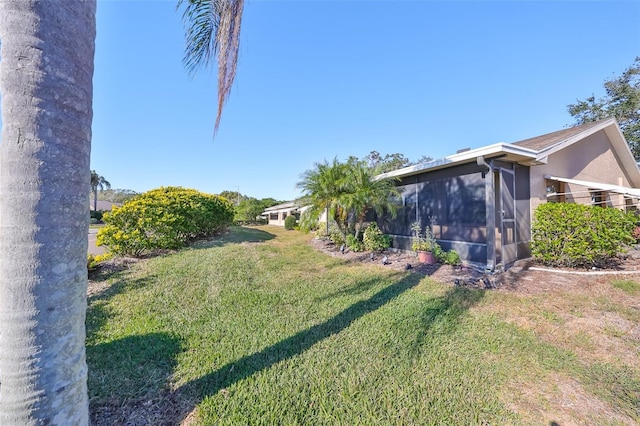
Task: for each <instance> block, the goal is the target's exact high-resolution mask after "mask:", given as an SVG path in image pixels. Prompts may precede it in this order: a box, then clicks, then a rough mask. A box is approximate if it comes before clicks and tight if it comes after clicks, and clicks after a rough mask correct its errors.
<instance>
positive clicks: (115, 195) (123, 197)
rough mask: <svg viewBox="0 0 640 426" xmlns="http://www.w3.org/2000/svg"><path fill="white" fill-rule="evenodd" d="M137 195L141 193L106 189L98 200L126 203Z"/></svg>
mask: <svg viewBox="0 0 640 426" xmlns="http://www.w3.org/2000/svg"><path fill="white" fill-rule="evenodd" d="M136 195H139V193H138V192H136V191H134V190H132V189H104V190H102V191H100V192H99V193H98V200H101V201H111V202H112V203H125V202H127V201H129V200H130V199H132V198H133V197H135V196H136Z"/></svg>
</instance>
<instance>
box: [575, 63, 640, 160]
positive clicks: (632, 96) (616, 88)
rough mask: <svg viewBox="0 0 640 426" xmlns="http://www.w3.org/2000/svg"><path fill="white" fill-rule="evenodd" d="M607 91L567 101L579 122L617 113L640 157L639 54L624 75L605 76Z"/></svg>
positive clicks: (599, 118) (632, 150)
mask: <svg viewBox="0 0 640 426" xmlns="http://www.w3.org/2000/svg"><path fill="white" fill-rule="evenodd" d="M604 89H605V91H606V95H605V96H604V97H602V98H599V99H596V97H595V95H591V96H590V97H588V98H587V99H584V100H578V102H577V103H575V104H569V105H567V110H568V111H569V114H571V116H572V117H573V118H575V119H576V124H584V123H589V122H593V121H598V120H602V119H604V118H610V117H615V118H616V119H617V120H618V123H619V124H620V129H621V130H622V133H623V134H624V137H625V138H626V139H627V142H628V143H629V148H630V149H631V152H632V153H633V155H634V156H635V158H636V160H640V56H639V57H637V58H636V59H635V61H634V62H633V64H632V65H631V66H630V67H629V68H627V69H626V70H624V72H623V73H622V75H621V76H619V77H614V78H612V79H610V80H605V82H604Z"/></svg>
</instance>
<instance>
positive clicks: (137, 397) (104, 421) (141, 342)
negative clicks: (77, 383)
mask: <svg viewBox="0 0 640 426" xmlns="http://www.w3.org/2000/svg"><path fill="white" fill-rule="evenodd" d="M182 346H183V345H182V342H181V341H180V339H179V338H177V337H175V336H172V335H169V334H167V333H150V334H145V335H139V336H129V337H125V338H123V339H119V340H115V341H113V342H109V343H100V344H96V345H88V346H87V364H88V366H89V379H88V385H89V399H90V402H89V408H90V413H91V424H92V425H123V424H154V425H158V424H166V421H167V419H168V418H170V417H175V410H174V412H171V410H172V407H170V406H168V405H165V406H163V407H158V403H159V402H160V398H158V396H159V395H162V394H163V393H166V391H165V389H166V388H167V387H168V381H169V379H170V378H171V374H172V372H173V370H174V368H175V366H176V364H177V361H176V357H177V356H178V354H179V353H180V352H182V350H183V347H182ZM178 411H180V410H178Z"/></svg>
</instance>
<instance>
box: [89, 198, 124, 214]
mask: <svg viewBox="0 0 640 426" xmlns="http://www.w3.org/2000/svg"><path fill="white" fill-rule="evenodd" d="M113 206H116V207H122V203H112V202H111V201H103V200H98V210H102V211H105V212H108V211H111V209H112V208H113ZM89 209H90V210H93V200H90V203H89Z"/></svg>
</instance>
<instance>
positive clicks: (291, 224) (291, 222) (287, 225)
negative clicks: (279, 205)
mask: <svg viewBox="0 0 640 426" xmlns="http://www.w3.org/2000/svg"><path fill="white" fill-rule="evenodd" d="M297 222H298V220H297V219H296V217H295V216H294V215H289V216H287V217H285V218H284V229H287V230H289V231H291V230H292V229H295V227H296V223H297Z"/></svg>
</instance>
